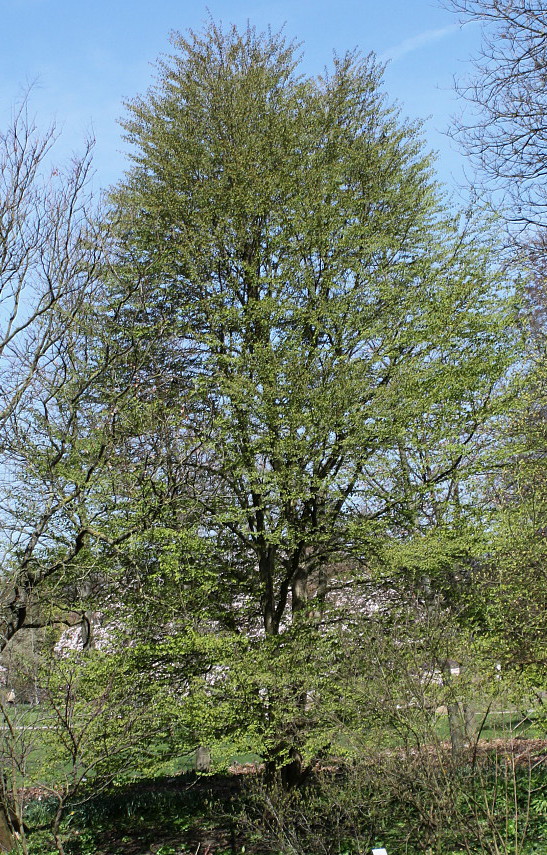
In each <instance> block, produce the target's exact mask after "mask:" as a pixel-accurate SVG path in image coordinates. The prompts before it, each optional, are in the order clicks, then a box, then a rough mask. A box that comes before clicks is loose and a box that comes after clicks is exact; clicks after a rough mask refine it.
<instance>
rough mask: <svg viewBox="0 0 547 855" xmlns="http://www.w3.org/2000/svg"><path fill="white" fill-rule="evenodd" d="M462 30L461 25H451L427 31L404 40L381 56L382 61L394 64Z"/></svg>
mask: <svg viewBox="0 0 547 855" xmlns="http://www.w3.org/2000/svg"><path fill="white" fill-rule="evenodd" d="M460 29H461V24H449V26H448V27H440V28H439V29H437V30H425V32H423V33H419V34H418V35H417V36H412V37H411V38H409V39H404V41H402V42H400V43H399V44H398V45H394V46H393V47H390V48H388V49H387V50H385V51H384V52H383V53H382V54H381V56H380V60H381V61H382V62H387V60H391V61H392V62H394V61H395V60H397V59H401V57H403V56H406V54H407V53H412V51H414V50H420V48H423V47H426V45H429V44H431V43H432V42H438V41H439V39H444V37H445V36H448V35H450V33H453V32H455V31H456V30H460Z"/></svg>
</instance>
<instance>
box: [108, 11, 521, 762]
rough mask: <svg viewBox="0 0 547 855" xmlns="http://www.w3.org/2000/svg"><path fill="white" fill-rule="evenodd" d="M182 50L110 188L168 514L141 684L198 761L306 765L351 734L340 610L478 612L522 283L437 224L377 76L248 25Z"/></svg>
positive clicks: (151, 484)
mask: <svg viewBox="0 0 547 855" xmlns="http://www.w3.org/2000/svg"><path fill="white" fill-rule="evenodd" d="M173 46H174V51H175V52H174V54H173V55H172V56H171V57H169V58H168V59H167V60H165V61H164V62H161V63H160V64H159V66H158V79H157V83H156V86H155V87H154V88H153V89H152V90H150V92H149V93H148V94H147V95H146V96H144V97H142V98H138V99H136V100H135V101H134V102H132V103H131V104H130V105H129V113H128V118H127V119H126V121H125V128H126V131H127V136H128V139H129V141H130V142H131V143H132V145H133V153H132V160H133V166H132V168H131V169H130V171H129V172H128V173H127V176H126V179H125V180H124V181H123V182H122V183H120V185H119V186H118V187H117V188H116V190H115V191H114V192H113V194H112V196H111V203H112V221H113V223H114V224H115V229H116V234H117V241H118V248H119V257H120V262H119V265H118V267H117V270H116V279H115V282H114V284H113V293H115V294H116V299H117V300H118V301H120V302H122V303H123V306H124V308H123V311H122V312H120V314H119V316H118V318H117V320H118V326H117V327H116V324H114V325H113V326H112V327H111V335H112V336H113V338H114V340H115V341H118V342H120V343H123V342H129V338H128V336H131V337H133V336H136V337H137V338H136V339H135V338H132V339H131V341H138V343H139V345H143V346H144V347H145V352H146V355H145V358H144V360H142V359H141V358H140V351H139V350H138V348H133V346H130V347H128V352H129V353H130V354H133V355H132V357H130V361H131V358H132V359H133V360H134V361H135V362H136V361H139V370H138V372H135V376H136V377H137V378H138V383H137V384H136V387H135V398H136V400H135V406H134V407H133V408H132V409H130V410H128V412H127V415H126V416H125V418H126V419H127V422H126V424H127V430H128V435H129V433H130V431H131V426H132V425H133V427H134V430H135V439H134V441H133V442H132V443H131V445H130V449H131V458H132V460H133V461H135V464H134V465H135V469H134V477H135V480H136V483H137V484H138V485H139V486H138V488H137V490H138V491H142V485H146V487H145V490H144V492H141V493H140V495H141V496H142V501H143V502H144V503H146V501H147V498H146V496H147V493H148V494H149V495H150V497H155V498H156V499H158V498H159V499H160V501H159V503H158V504H157V505H156V507H157V516H156V518H155V520H154V523H153V525H152V526H150V527H146V528H145V530H144V531H143V533H142V534H141V535H140V536H138V537H135V538H133V539H132V541H131V544H130V549H128V550H127V568H128V573H130V575H131V580H132V584H134V587H135V596H134V599H133V598H132V596H131V594H130V596H129V597H128V599H127V603H126V605H127V607H128V608H127V616H124V621H131V618H130V617H129V614H128V613H129V612H130V611H134V610H135V609H134V605H133V604H136V603H138V604H139V616H138V618H137V620H136V621H134V623H133V626H134V632H135V634H136V636H137V637H138V644H137V650H138V652H137V650H136V653H135V655H136V657H137V659H138V661H139V662H140V666H139V667H142V668H144V667H147V668H148V669H149V670H151V671H155V676H154V678H155V679H156V678H157V677H158V675H159V678H160V681H163V683H164V685H167V682H169V681H171V686H172V696H173V699H174V698H175V696H177V698H178V707H179V709H178V712H177V709H176V708H177V701H175V700H173V703H172V710H173V717H174V719H175V720H176V721H177V722H178V723H179V724H177V726H178V727H179V731H178V732H179V734H180V735H181V736H182V735H183V734H184V738H185V739H186V740H187V742H186V744H187V745H188V746H189V745H190V744H191V741H192V739H194V744H199V743H201V742H202V741H203V740H204V739H206V740H207V741H208V740H212V742H213V745H214V742H215V741H216V740H217V739H228V740H229V741H233V742H234V743H235V744H237V745H239V746H240V747H241V748H242V749H244V750H249V749H252V750H255V751H259V752H260V753H265V754H266V755H270V754H273V755H279V756H286V751H287V750H288V745H289V743H290V739H289V735H290V734H292V737H290V738H291V739H293V740H294V739H296V733H299V734H301V745H300V746H299V750H300V749H304V753H305V754H308V751H309V754H310V755H311V753H312V749H311V746H312V744H314V745H315V746H316V748H318V746H319V745H321V744H326V743H327V742H328V739H327V737H326V736H325V735H324V734H322V732H321V731H322V725H321V726H319V723H318V721H317V719H318V718H323V719H328V718H329V717H331V718H332V716H331V713H330V712H329V713H328V715H326V716H323V714H322V713H318V711H317V706H318V705H317V704H316V705H314V704H309V703H308V708H307V709H306V708H305V707H306V703H307V702H306V701H305V698H306V697H311V696H314V697H320V698H321V699H322V700H321V704H325V709H330V705H331V702H330V700H329V698H332V699H333V704H334V706H338V707H339V706H340V705H339V704H336V702H335V701H334V699H335V698H337V697H339V696H340V692H341V688H340V687H341V686H342V685H344V684H345V682H346V681H347V679H348V672H350V671H351V668H352V666H351V665H350V664H347V667H346V666H342V665H341V663H340V661H339V660H340V655H339V652H338V651H339V650H340V649H343V647H344V646H345V645H346V644H347V645H348V647H349V648H351V649H352V651H353V650H354V648H355V645H354V642H353V640H352V639H351V633H350V634H349V637H348V640H347V641H346V639H345V638H344V633H336V632H331V631H330V629H329V624H331V623H332V625H333V626H334V625H335V624H336V622H337V621H342V620H343V618H342V614H343V613H344V609H345V611H346V613H347V611H348V605H347V603H346V605H345V607H341V606H340V604H341V600H340V593H338V592H339V591H342V590H344V591H346V592H348V591H350V590H351V598H353V599H352V600H351V601H352V603H353V604H354V605H353V606H352V608H353V609H355V608H357V610H359V609H365V610H366V609H367V608H369V604H370V603H371V602H374V599H375V597H376V599H377V600H380V601H381V600H382V597H384V599H385V597H386V596H388V599H389V595H386V591H388V590H390V589H391V590H393V589H395V590H399V591H402V592H403V598H406V599H408V596H409V591H410V592H411V593H412V594H413V595H417V594H418V592H423V590H424V589H425V587H427V585H429V587H430V588H431V589H432V590H433V592H434V595H437V594H439V593H441V594H443V595H444V594H446V597H447V603H446V605H447V606H448V605H449V602H448V601H449V600H450V599H452V600H454V599H456V600H457V599H458V597H459V596H460V594H459V591H460V586H459V584H458V580H457V577H458V573H459V568H461V567H462V566H464V565H465V566H466V567H467V566H469V562H470V559H471V556H472V553H473V549H474V548H475V547H476V545H477V543H478V542H479V540H480V538H477V537H476V536H475V535H474V533H473V520H472V515H473V513H472V508H473V503H474V497H475V496H476V493H477V489H478V483H479V479H480V474H481V472H482V470H483V467H484V463H485V448H484V445H485V438H486V436H487V431H488V430H489V429H490V428H491V426H492V425H493V424H495V423H496V422H497V421H499V420H500V419H502V418H503V413H504V409H505V408H506V406H507V399H508V389H507V371H508V368H509V366H510V365H511V363H512V360H513V358H514V344H515V341H514V333H513V328H512V311H513V309H512V302H511V300H510V299H508V298H507V292H508V291H509V290H510V286H509V285H508V284H507V282H506V274H505V273H504V272H503V271H502V270H501V269H498V268H496V265H495V264H494V263H493V261H492V255H491V250H492V245H493V244H492V241H491V239H490V234H489V232H488V228H487V227H486V225H485V223H484V222H482V221H481V222H479V221H477V222H475V221H474V219H473V218H472V217H462V218H459V217H452V216H450V215H449V214H448V213H447V211H446V210H445V209H444V208H443V206H442V204H441V202H440V200H439V197H438V192H437V188H436V186H435V184H434V183H433V181H432V178H431V166H430V159H429V158H428V157H426V156H424V155H423V153H422V151H421V142H420V138H419V132H418V129H417V128H416V126H413V125H410V124H408V123H404V122H402V121H401V120H400V118H399V116H398V115H397V113H396V111H395V110H394V109H393V108H391V107H390V106H389V104H388V103H387V101H386V97H385V94H384V92H383V90H382V84H381V68H380V67H379V66H378V65H377V64H376V63H375V61H374V59H373V58H372V57H366V58H362V57H360V56H358V55H353V54H352V55H348V56H346V57H343V58H340V59H337V60H335V62H334V65H333V68H332V70H331V71H329V72H328V73H326V74H325V75H324V76H323V77H321V78H317V79H311V78H310V79H309V78H305V77H303V76H299V75H298V73H297V57H296V53H295V48H294V45H291V44H287V43H286V41H285V40H284V39H283V37H282V36H280V35H272V34H269V35H261V34H258V33H256V31H254V30H253V29H252V28H250V27H249V28H248V29H247V30H245V31H243V32H241V33H240V32H238V31H237V30H236V29H235V28H232V29H229V30H227V31H226V32H223V31H222V30H221V29H220V28H219V27H217V26H215V25H214V24H211V25H210V26H209V28H208V29H207V30H206V31H204V32H203V33H201V34H190V35H189V36H188V37H186V38H185V37H183V36H181V35H175V36H174V37H173ZM135 281H138V282H139V288H138V289H135V287H134V283H135ZM124 289H125V295H126V297H125V302H124V301H123V292H124ZM128 330H131V333H130V334H129V333H128V332H127V331H128ZM130 370H132V369H130ZM123 418H124V415H123V414H121V419H122V420H123ZM426 556H427V557H426ZM426 564H428V565H433V564H434V565H435V566H434V567H432V566H428V567H426ZM425 577H428V578H429V581H427V580H426V579H425ZM375 584H376V586H377V587H376V589H375V587H374V585H375ZM144 592H145V593H144ZM143 593H144V597H143ZM351 598H350V599H351ZM348 602H349V601H348ZM333 606H334V609H333ZM339 606H340V608H339ZM350 610H351V609H350ZM386 610H387V611H389V609H386ZM455 610H456V611H457V608H456V609H455ZM122 611H123V609H122ZM352 631H354V630H352ZM360 631H365V632H367V630H365V629H364V625H362V626H361V628H360ZM264 635H266V636H271V637H272V638H271V639H268V638H266V639H265V638H264ZM139 657H140V659H139ZM347 661H348V663H349V657H348V660H347ZM145 663H148V664H147V665H145ZM157 663H160V666H158V664H157ZM353 667H355V666H353ZM359 667H360V665H359ZM350 682H351V681H350ZM244 710H245V712H243V711H244ZM337 714H338V713H337ZM340 714H341V713H340ZM283 722H284V723H283ZM314 730H316V736H312V733H313V732H314ZM305 746H308V748H306V747H305Z"/></svg>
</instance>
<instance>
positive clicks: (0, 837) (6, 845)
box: [0, 805, 15, 852]
mask: <svg viewBox="0 0 547 855" xmlns="http://www.w3.org/2000/svg"><path fill="white" fill-rule="evenodd" d="M14 846H15V837H14V835H13V832H12V830H11V826H10V823H9V820H8V817H7V814H6V809H5V808H4V806H3V805H0V851H1V852H10V851H11V850H12V849H13V848H14Z"/></svg>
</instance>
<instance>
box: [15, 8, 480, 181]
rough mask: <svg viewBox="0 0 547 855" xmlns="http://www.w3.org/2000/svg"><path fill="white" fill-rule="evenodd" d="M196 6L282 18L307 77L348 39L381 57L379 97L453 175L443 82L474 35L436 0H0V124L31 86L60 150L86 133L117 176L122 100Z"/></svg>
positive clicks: (199, 14)
mask: <svg viewBox="0 0 547 855" xmlns="http://www.w3.org/2000/svg"><path fill="white" fill-rule="evenodd" d="M207 10H209V13H210V14H211V15H212V17H213V18H214V19H215V20H216V21H217V22H218V21H223V22H224V23H226V24H228V23H232V22H233V23H236V24H238V25H242V26H243V25H245V24H246V22H247V20H250V22H251V23H252V24H255V25H256V26H257V27H258V28H259V29H265V28H266V27H267V26H268V25H271V26H272V28H273V29H274V30H277V29H279V28H280V27H281V26H283V25H285V32H286V34H287V36H289V37H294V38H295V39H297V40H298V41H301V42H302V43H303V44H302V50H303V53H304V58H303V64H302V70H303V71H304V72H305V73H308V74H315V73H320V72H321V71H322V69H323V68H324V66H325V65H328V64H329V62H330V59H331V57H332V52H333V50H335V51H337V52H338V53H343V52H345V51H346V50H348V49H352V48H354V47H358V48H360V49H361V50H362V52H363V53H368V52H369V51H371V50H372V51H375V52H376V53H377V55H378V56H379V57H380V58H381V59H382V60H390V62H389V65H388V68H387V71H386V76H385V80H386V89H387V92H388V94H389V96H390V98H391V99H392V100H397V101H398V102H399V103H400V104H401V107H402V111H403V113H404V114H405V115H407V116H409V117H411V118H423V119H426V125H425V130H424V133H425V138H426V145H427V147H428V148H429V149H433V150H437V151H439V153H440V158H439V163H438V174H439V177H440V178H441V180H442V181H443V182H444V183H445V184H446V185H447V187H448V189H449V190H452V191H454V190H455V189H456V188H457V187H458V185H459V184H461V183H462V182H463V180H464V177H463V168H464V159H463V157H462V156H461V155H460V154H459V153H458V152H457V150H455V146H454V144H453V143H452V142H451V141H450V140H449V139H448V138H447V137H446V135H445V131H446V128H447V125H448V122H449V119H450V116H451V114H453V113H454V112H456V111H457V109H458V102H457V99H456V98H455V96H454V94H453V91H452V79H453V77H454V75H461V74H464V73H465V72H466V71H468V70H469V57H470V55H471V53H472V52H473V51H476V50H477V48H478V43H479V37H480V33H479V30H478V28H477V27H475V26H473V25H470V26H466V27H464V28H461V27H459V25H458V24H457V22H456V21H455V19H454V17H453V16H452V15H451V14H450V13H449V12H448V11H446V10H445V9H443V8H442V7H441V5H440V3H439V2H436V0H337V2H333V0H292V2H291V0H276V2H252V0H208V2H207V3H203V4H202V3H200V2H188V0H156V2H155V3H153V4H152V3H150V2H143V0H109V2H106V0H92V2H89V0H88V2H87V3H84V2H81V0H0V21H1V29H0V127H1V126H4V125H5V124H6V122H7V121H8V119H9V116H10V112H11V110H12V107H13V104H14V102H16V100H17V99H18V97H20V95H21V93H22V91H23V90H24V89H25V87H26V86H28V85H29V84H33V93H32V96H31V107H32V110H33V111H34V112H36V114H37V118H38V121H39V123H40V124H43V125H46V124H47V123H49V122H50V121H51V120H55V121H56V123H57V125H58V127H59V128H61V129H62V139H61V141H60V144H59V146H58V155H59V157H60V158H63V157H68V156H70V153H71V152H72V151H77V150H78V149H79V148H81V146H82V140H83V139H84V138H85V136H86V135H89V134H93V135H94V136H95V138H96V153H95V165H96V169H97V183H98V184H100V186H106V185H108V184H110V183H112V182H114V181H116V180H117V178H118V177H119V176H120V175H121V173H122V171H123V169H124V166H125V163H126V161H125V157H124V152H123V149H124V143H123V140H122V138H121V131H120V128H119V126H118V120H119V118H120V117H121V116H123V113H124V109H123V103H122V102H123V101H124V100H127V99H130V98H131V97H132V96H134V95H137V94H141V93H143V92H144V91H145V90H146V88H147V87H148V86H149V85H150V84H151V83H152V81H153V79H154V68H153V63H154V60H155V59H157V57H158V56H159V55H160V54H162V53H165V52H168V51H169V43H168V34H169V32H170V31H171V30H186V29H188V28H194V29H199V28H201V26H202V24H203V22H204V21H205V20H206V18H207V15H208V12H207ZM428 117H429V118H428Z"/></svg>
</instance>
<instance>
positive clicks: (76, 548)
mask: <svg viewBox="0 0 547 855" xmlns="http://www.w3.org/2000/svg"><path fill="white" fill-rule="evenodd" d="M55 139H56V135H55V132H54V130H53V129H50V130H48V131H46V132H45V133H43V134H41V133H40V132H39V131H38V130H37V129H36V127H35V126H34V125H33V123H32V121H31V119H30V117H29V115H28V112H27V105H26V103H25V104H23V106H22V107H21V108H20V109H19V110H18V111H16V113H15V115H14V118H13V121H12V124H11V126H10V127H9V128H8V129H7V131H6V132H5V133H3V134H2V135H1V136H0V515H1V516H0V522H1V533H0V550H1V552H0V555H1V559H0V560H1V571H0V651H1V650H3V649H4V648H5V646H6V645H7V644H8V643H9V642H10V640H11V639H12V638H13V637H14V635H15V634H16V633H18V632H19V631H20V630H23V629H30V628H32V629H37V628H40V627H43V626H44V625H48V624H51V623H52V622H65V623H66V622H71V621H74V620H78V619H81V618H82V615H84V613H85V611H86V608H87V607H88V606H86V604H85V601H86V600H87V602H88V603H90V596H89V588H90V580H92V579H93V578H95V580H96V568H97V560H98V557H97V549H99V548H100V547H99V546H96V545H97V544H102V546H103V548H105V546H106V545H108V549H109V550H110V551H111V552H112V551H115V549H116V545H117V544H118V543H121V542H123V541H124V540H125V539H127V538H128V537H129V536H130V531H128V528H129V529H130V528H131V525H134V524H135V520H136V513H135V512H133V511H132V512H130V511H129V510H128V509H127V502H126V503H125V505H123V508H122V507H121V506H122V504H123V499H122V498H121V492H122V490H123V488H122V482H123V479H122V476H121V475H120V473H118V474H117V475H116V480H117V490H116V491H114V490H113V489H112V485H111V482H112V478H113V473H112V472H111V471H110V470H109V468H108V467H109V456H113V455H114V454H115V451H114V449H115V448H119V446H120V444H123V439H122V437H121V436H120V435H119V433H118V431H117V423H118V410H119V408H120V407H121V406H122V401H123V400H124V399H125V398H127V396H128V395H129V394H130V393H131V390H132V388H133V385H132V384H133V381H132V378H131V376H130V375H129V373H128V372H127V371H126V370H125V369H124V375H123V378H122V376H121V373H120V364H121V363H123V359H124V352H123V350H121V349H120V348H119V347H117V346H115V344H114V342H112V341H109V340H108V332H107V327H108V319H110V320H111V321H112V322H115V321H116V322H117V316H118V313H119V305H118V304H117V303H116V300H115V297H114V294H113V291H112V289H110V290H109V293H108V297H107V293H106V290H105V284H104V283H105V280H106V277H107V274H108V272H109V271H110V280H112V277H113V274H112V265H111V256H110V245H109V237H108V233H107V230H106V227H105V225H104V223H102V222H101V221H102V220H103V219H104V218H103V217H102V216H101V215H100V213H99V211H100V206H98V205H97V204H96V202H95V200H94V199H93V196H92V194H91V192H90V187H89V175H90V169H91V145H88V146H87V148H86V150H85V153H84V155H83V157H82V158H75V159H74V160H73V162H72V163H71V164H70V165H69V167H68V168H67V169H66V170H65V169H62V168H61V167H58V166H57V165H55V162H54V161H53V155H54V143H55ZM134 287H135V288H138V282H135V283H134ZM99 388H100V394H99V391H98V390H99ZM116 443H117V445H116ZM115 502H117V504H116V506H115V507H114V503H115ZM124 513H125V514H126V522H127V520H128V519H129V517H130V518H131V520H132V523H127V525H126V524H125V523H124V524H123V525H122V522H121V517H122V516H123V515H124ZM137 515H138V514H137ZM138 525H140V522H139V523H138V524H137V526H138ZM94 549H95V551H94ZM94 574H95V577H94ZM84 578H85V579H86V582H85V584H82V579H84ZM84 589H85V590H84ZM85 591H87V594H86V593H85ZM89 607H90V606H89ZM78 615H79V616H78Z"/></svg>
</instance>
